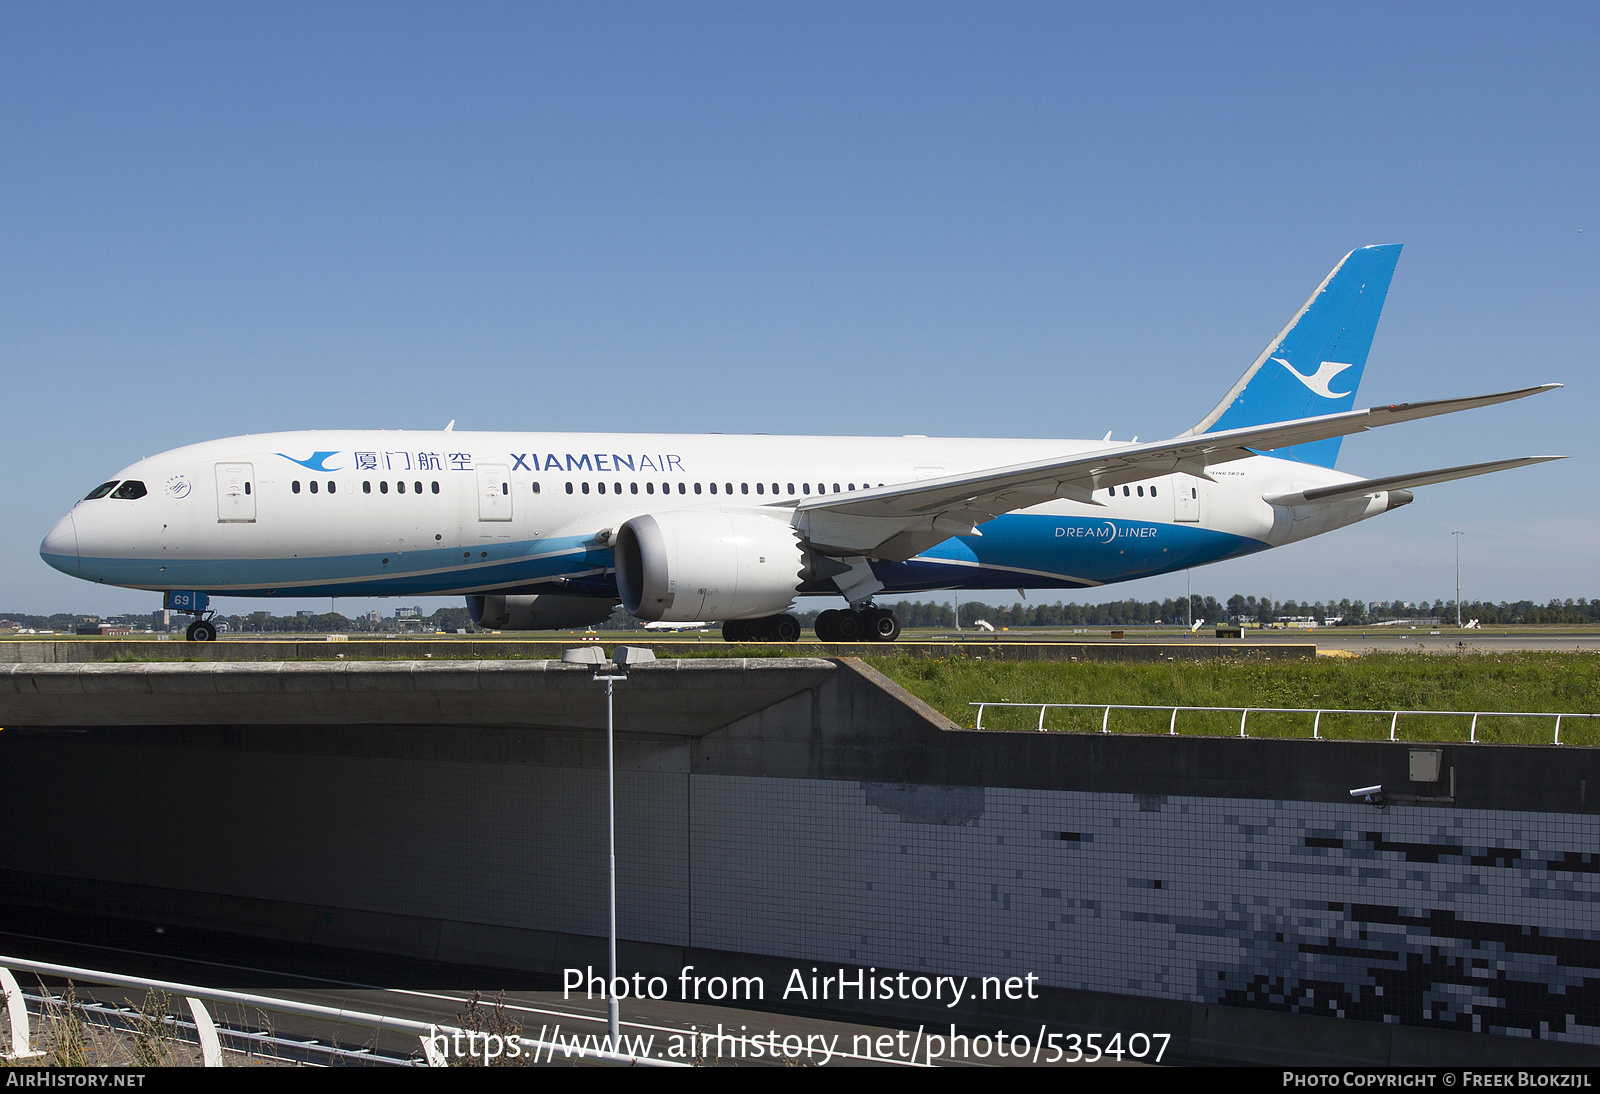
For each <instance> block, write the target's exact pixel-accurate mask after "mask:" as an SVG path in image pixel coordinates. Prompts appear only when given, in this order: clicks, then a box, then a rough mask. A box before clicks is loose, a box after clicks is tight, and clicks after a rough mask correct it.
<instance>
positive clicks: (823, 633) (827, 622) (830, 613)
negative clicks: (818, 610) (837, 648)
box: [817, 608, 844, 642]
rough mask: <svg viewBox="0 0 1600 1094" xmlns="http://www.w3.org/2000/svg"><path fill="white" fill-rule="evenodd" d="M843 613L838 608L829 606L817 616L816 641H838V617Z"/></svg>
mask: <svg viewBox="0 0 1600 1094" xmlns="http://www.w3.org/2000/svg"><path fill="white" fill-rule="evenodd" d="M843 614H844V613H843V612H841V611H840V610H839V609H838V608H829V609H828V610H827V611H825V612H823V613H822V614H821V615H819V616H817V641H818V642H837V641H839V617H840V616H841V615H843Z"/></svg>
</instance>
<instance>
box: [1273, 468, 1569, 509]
mask: <svg viewBox="0 0 1600 1094" xmlns="http://www.w3.org/2000/svg"><path fill="white" fill-rule="evenodd" d="M1566 458H1567V457H1565V456H1523V457H1521V458H1520V459H1515V460H1494V461H1492V462H1490V463H1469V464H1463V465H1462V466H1460V467H1443V468H1440V469H1439V470H1437V471H1415V472H1412V473H1411V474H1409V475H1386V476H1384V477H1383V478H1381V479H1362V480H1361V481H1360V482H1346V483H1339V484H1336V485H1334V486H1319V487H1316V488H1315V489H1312V490H1299V491H1296V492H1295V493H1293V494H1270V495H1268V496H1267V497H1266V498H1264V499H1262V500H1264V501H1265V502H1266V503H1267V504H1268V505H1312V504H1315V503H1317V502H1326V501H1339V500H1341V499H1344V498H1359V497H1362V496H1363V495H1366V494H1376V493H1378V492H1379V491H1380V490H1404V489H1406V488H1407V487H1412V486H1431V485H1433V484H1434V483H1436V482H1450V481H1451V480H1452V479H1470V478H1471V477H1472V476H1474V475H1487V474H1489V473H1491V472H1494V471H1505V470H1507V469H1509V468H1512V467H1527V466H1529V465H1530V464H1535V463H1549V462H1550V461H1551V460H1564V459H1566Z"/></svg>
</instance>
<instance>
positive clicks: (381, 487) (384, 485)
mask: <svg viewBox="0 0 1600 1094" xmlns="http://www.w3.org/2000/svg"><path fill="white" fill-rule="evenodd" d="M388 492H389V480H388V479H384V480H383V481H382V482H380V483H378V493H380V494H387V493H388Z"/></svg>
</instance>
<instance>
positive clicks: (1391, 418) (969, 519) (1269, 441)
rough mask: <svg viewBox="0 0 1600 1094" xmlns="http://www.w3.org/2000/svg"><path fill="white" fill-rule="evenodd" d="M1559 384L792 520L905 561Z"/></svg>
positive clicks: (896, 497) (1042, 463) (843, 503)
mask: <svg viewBox="0 0 1600 1094" xmlns="http://www.w3.org/2000/svg"><path fill="white" fill-rule="evenodd" d="M1560 386H1561V385H1560V384H1540V385H1539V386H1537V387H1527V388H1519V389H1518V390H1516V391H1503V392H1499V393H1496V394H1493V395H1474V396H1469V397H1467V398H1461V399H1436V400H1433V401H1430V402H1422V403H1396V404H1393V405H1390V406H1380V407H1369V408H1367V409H1365V410H1349V411H1345V412H1343V413H1339V414H1324V415H1320V416H1317V417H1313V418H1300V419H1297V420H1295V421H1289V422H1274V423H1272V424H1270V425H1259V426H1247V427H1243V428H1239V429H1228V430H1222V431H1220V432H1216V433H1204V434H1199V435H1189V436H1182V437H1175V438H1173V439H1171V440H1166V441H1152V442H1149V443H1145V444H1123V445H1115V446H1110V447H1107V448H1102V449H1096V450H1094V451H1091V452H1085V453H1078V454H1076V455H1072V456H1065V457H1062V458H1060V459H1052V460H1039V461H1035V462H1033V463H1025V464H1015V465H1013V466H1010V467H996V468H989V469H986V470H983V471H974V472H967V473H964V474H959V475H945V476H942V477H940V478H935V479H922V480H919V481H917V482H910V483H901V484H898V485H895V486H883V487H878V488H877V489H873V490H858V491H856V492H854V493H851V494H847V495H839V494H835V495H831V496H827V497H817V498H811V499H808V500H805V501H802V502H799V503H797V504H796V505H795V509H796V513H795V525H796V527H797V528H799V529H800V531H801V532H802V533H803V534H804V535H805V536H806V537H807V539H808V540H809V541H810V543H811V545H812V546H813V547H814V548H816V549H817V550H819V551H821V552H822V553H824V554H833V555H841V556H850V555H866V556H870V557H873V558H882V559H889V560H891V561H903V560H905V559H908V558H912V557H913V556H915V555H916V554H917V553H918V552H920V551H923V550H926V549H927V548H929V547H931V546H933V545H934V544H936V543H940V542H943V541H944V540H946V539H949V538H950V537H951V536H962V535H973V534H975V533H976V528H977V525H979V524H982V523H983V522H984V521H986V520H991V519H993V518H994V517H997V516H999V515H1000V514H1001V513H1009V512H1012V511H1014V510H1017V509H1026V508H1028V507H1029V506H1033V505H1039V504H1041V503H1043V502H1046V501H1051V500H1054V499H1057V498H1066V499H1070V500H1072V501H1079V502H1085V503H1088V504H1098V503H1097V501H1096V499H1095V497H1094V491H1096V490H1103V489H1106V488H1107V487H1111V486H1120V485H1122V484H1123V483H1130V482H1137V481H1140V480H1143V479H1148V478H1152V477H1154V476H1156V475H1165V474H1170V473H1172V472H1175V471H1176V472H1182V473H1185V474H1189V475H1197V476H1200V477H1202V478H1205V477H1207V476H1206V468H1207V467H1211V466H1214V465H1216V464H1222V463H1229V462H1231V461H1233V460H1242V459H1246V458H1248V457H1250V456H1255V455H1258V454H1260V453H1261V452H1264V451H1270V450H1272V449H1276V448H1288V447H1290V446H1291V445H1297V444H1305V443H1307V442H1310V441H1320V440H1326V439H1327V438H1330V437H1344V436H1349V435H1350V434H1353V433H1364V432H1366V431H1367V430H1369V429H1376V428H1378V427H1379V426H1385V425H1395V424H1397V423H1399V422H1410V421H1416V420H1417V419H1420V418H1431V417H1435V416H1437V415H1440V414H1454V413H1456V412H1457V411H1461V410H1471V409H1473V408H1475V407H1480V406H1492V405H1493V404H1495V403H1505V402H1510V401H1512V400H1513V399H1523V398H1526V397H1527V396H1529V395H1537V394H1539V393H1540V392H1544V391H1549V390H1551V389H1553V388H1558V387H1560ZM1374 489H1377V488H1374Z"/></svg>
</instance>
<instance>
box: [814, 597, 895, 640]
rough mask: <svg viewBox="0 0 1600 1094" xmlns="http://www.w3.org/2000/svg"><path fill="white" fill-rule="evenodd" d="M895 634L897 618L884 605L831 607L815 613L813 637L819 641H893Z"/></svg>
mask: <svg viewBox="0 0 1600 1094" xmlns="http://www.w3.org/2000/svg"><path fill="white" fill-rule="evenodd" d="M899 637H900V617H899V616H897V615H895V614H894V613H893V612H892V611H890V610H889V609H888V608H874V607H871V606H868V607H865V608H862V609H861V610H860V611H851V610H848V609H842V610H841V609H837V608H835V609H830V610H828V611H825V612H823V613H822V614H821V615H819V616H817V638H818V639H819V640H820V641H823V642H893V641H894V640H895V639H896V638H899Z"/></svg>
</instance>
